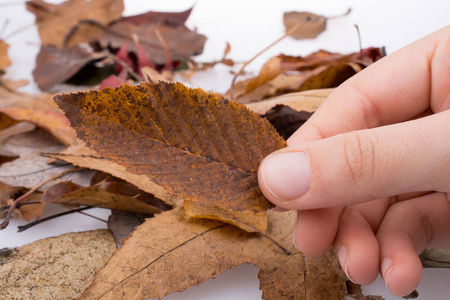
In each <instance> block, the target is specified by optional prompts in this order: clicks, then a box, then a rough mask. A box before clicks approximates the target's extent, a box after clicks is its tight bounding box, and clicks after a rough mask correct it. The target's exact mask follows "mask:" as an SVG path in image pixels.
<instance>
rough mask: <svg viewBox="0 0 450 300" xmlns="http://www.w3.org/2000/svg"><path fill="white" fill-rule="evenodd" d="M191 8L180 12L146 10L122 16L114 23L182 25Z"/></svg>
mask: <svg viewBox="0 0 450 300" xmlns="http://www.w3.org/2000/svg"><path fill="white" fill-rule="evenodd" d="M192 8H193V7H191V8H189V9H187V10H185V11H182V12H159V11H148V12H145V13H143V14H139V15H134V16H129V17H123V18H121V19H119V20H117V21H116V22H115V23H128V24H135V25H143V24H148V23H155V24H167V25H172V26H182V25H184V23H185V22H186V20H187V19H188V18H189V16H190V15H191V12H192Z"/></svg>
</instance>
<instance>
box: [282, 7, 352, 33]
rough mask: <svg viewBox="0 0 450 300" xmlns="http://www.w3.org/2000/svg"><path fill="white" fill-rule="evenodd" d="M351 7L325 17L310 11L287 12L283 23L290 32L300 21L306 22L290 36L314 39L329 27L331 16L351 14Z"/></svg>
mask: <svg viewBox="0 0 450 300" xmlns="http://www.w3.org/2000/svg"><path fill="white" fill-rule="evenodd" d="M350 12H351V9H348V10H347V12H345V13H344V14H342V15H340V16H333V17H324V16H320V15H316V14H313V13H310V12H297V11H291V12H286V13H284V15H283V24H284V27H285V29H286V32H290V31H291V29H292V28H294V27H295V26H297V24H299V23H304V24H303V25H302V26H300V27H298V29H296V30H294V31H293V32H290V34H289V35H290V36H291V37H293V38H294V39H296V40H302V39H313V38H315V37H317V36H318V35H319V34H321V33H322V32H324V31H325V29H327V21H328V20H329V19H331V18H339V17H344V16H347V15H348V14H350Z"/></svg>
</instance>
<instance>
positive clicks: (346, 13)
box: [326, 8, 352, 20]
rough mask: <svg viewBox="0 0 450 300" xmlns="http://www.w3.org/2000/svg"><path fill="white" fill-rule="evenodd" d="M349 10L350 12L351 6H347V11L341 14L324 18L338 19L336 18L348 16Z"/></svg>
mask: <svg viewBox="0 0 450 300" xmlns="http://www.w3.org/2000/svg"><path fill="white" fill-rule="evenodd" d="M351 12H352V9H351V8H348V9H347V11H346V12H345V13H343V14H341V15H337V16H331V17H326V19H327V20H330V19H338V18H342V17H345V16H348V15H349V14H350V13H351Z"/></svg>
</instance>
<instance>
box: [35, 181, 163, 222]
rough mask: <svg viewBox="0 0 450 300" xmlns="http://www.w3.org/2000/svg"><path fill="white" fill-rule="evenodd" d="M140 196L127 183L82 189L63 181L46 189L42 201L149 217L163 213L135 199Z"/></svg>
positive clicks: (101, 184)
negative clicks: (100, 208)
mask: <svg viewBox="0 0 450 300" xmlns="http://www.w3.org/2000/svg"><path fill="white" fill-rule="evenodd" d="M118 185H119V186H118ZM127 189H128V190H127ZM133 192H134V193H133ZM124 194H125V195H124ZM126 194H128V195H126ZM139 195H140V194H139V190H138V189H132V187H130V185H128V184H126V183H124V184H120V183H117V182H116V183H113V182H102V183H99V184H95V185H92V186H89V187H82V186H80V185H78V184H75V183H72V182H70V181H63V182H60V183H57V184H55V185H53V186H51V187H49V188H48V189H46V190H45V191H44V194H43V195H42V197H41V199H40V201H41V202H43V203H61V204H65V205H75V206H78V205H87V206H92V207H102V208H109V209H115V210H122V211H128V212H133V213H143V214H149V215H151V214H155V213H160V212H161V211H162V209H161V208H158V207H155V206H153V205H150V204H149V203H146V202H144V201H141V200H139V199H136V198H135V197H137V196H139Z"/></svg>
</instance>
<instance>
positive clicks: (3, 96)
mask: <svg viewBox="0 0 450 300" xmlns="http://www.w3.org/2000/svg"><path fill="white" fill-rule="evenodd" d="M19 84H20V85H23V84H26V83H25V82H9V81H5V85H7V86H8V89H5V88H2V87H1V86H0V113H4V114H6V115H8V116H10V117H11V118H13V119H15V120H19V121H27V122H30V123H32V124H35V125H37V126H39V127H41V128H43V129H45V130H47V131H48V132H50V133H51V134H52V135H53V136H54V137H55V138H57V139H58V140H59V141H61V142H62V143H63V144H64V145H67V146H69V145H71V144H73V143H74V142H75V140H76V133H75V131H74V130H73V129H72V128H70V127H69V124H70V123H69V120H67V118H66V117H65V116H64V115H63V114H62V112H61V110H59V109H58V107H57V106H56V104H55V103H54V102H53V100H52V97H53V96H54V95H52V94H47V93H42V94H38V95H31V94H25V93H19V92H16V91H15V90H14V89H15V87H16V86H17V85H19Z"/></svg>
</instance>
